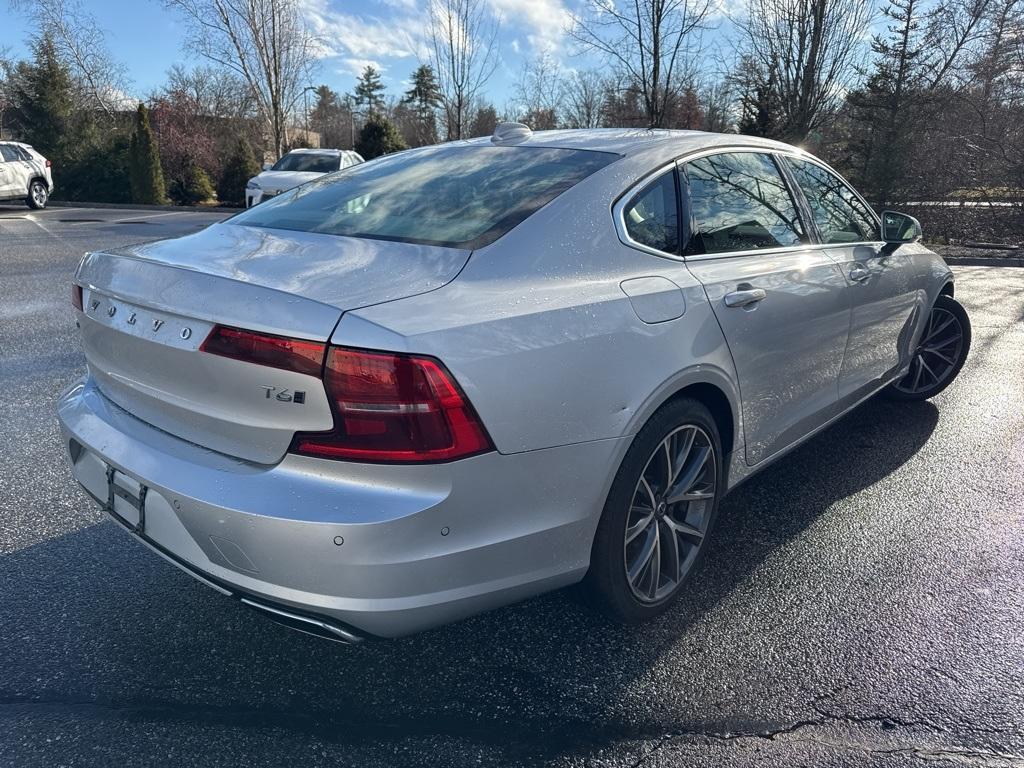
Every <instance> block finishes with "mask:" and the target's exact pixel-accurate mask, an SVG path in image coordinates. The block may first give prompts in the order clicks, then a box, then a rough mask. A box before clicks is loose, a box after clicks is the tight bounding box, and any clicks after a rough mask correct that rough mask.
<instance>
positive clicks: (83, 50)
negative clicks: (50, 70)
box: [11, 0, 134, 119]
mask: <svg viewBox="0 0 1024 768" xmlns="http://www.w3.org/2000/svg"><path fill="white" fill-rule="evenodd" d="M11 7H12V8H13V9H16V10H22V11H24V12H26V13H27V14H28V16H29V18H30V19H31V20H32V23H33V24H34V25H35V26H36V27H37V30H38V35H39V36H42V35H48V36H49V38H50V40H52V41H53V46H54V50H55V51H56V52H57V55H58V56H59V57H60V59H61V61H63V62H65V63H66V64H67V66H68V69H69V71H70V73H71V76H72V78H73V79H74V81H75V84H76V85H77V90H78V93H77V97H78V101H79V102H80V103H79V105H78V106H79V107H80V108H82V109H87V110H90V111H98V112H101V113H102V114H104V115H106V117H107V118H108V119H112V118H113V117H114V113H115V112H117V111H119V110H121V109H123V108H124V106H125V105H124V103H123V102H125V100H126V96H127V95H126V94H125V88H126V81H127V77H126V75H125V68H124V65H122V64H120V63H118V62H117V61H115V60H114V58H113V57H112V56H111V54H110V51H109V49H108V48H107V44H106V37H105V34H104V32H103V30H102V29H101V28H100V26H99V25H98V24H97V22H96V19H95V18H94V17H93V16H92V14H90V13H89V12H87V11H86V10H85V9H84V8H83V7H82V4H81V2H79V0H11ZM133 103H134V102H133Z"/></svg>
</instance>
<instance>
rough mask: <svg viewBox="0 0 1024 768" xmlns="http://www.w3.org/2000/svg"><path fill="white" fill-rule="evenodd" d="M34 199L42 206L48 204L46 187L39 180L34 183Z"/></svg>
mask: <svg viewBox="0 0 1024 768" xmlns="http://www.w3.org/2000/svg"><path fill="white" fill-rule="evenodd" d="M32 200H33V202H35V204H36V205H38V206H39V207H40V208H42V207H43V206H44V205H46V187H44V186H43V185H42V184H40V183H39V182H38V181H37V182H36V183H35V184H33V185H32Z"/></svg>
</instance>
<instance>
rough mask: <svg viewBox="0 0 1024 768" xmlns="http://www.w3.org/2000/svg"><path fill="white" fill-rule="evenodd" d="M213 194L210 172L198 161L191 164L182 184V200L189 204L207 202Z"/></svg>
mask: <svg viewBox="0 0 1024 768" xmlns="http://www.w3.org/2000/svg"><path fill="white" fill-rule="evenodd" d="M213 194H214V192H213V183H212V182H211V181H210V176H209V174H207V173H206V171H204V170H203V169H202V167H201V166H200V165H198V164H197V163H192V164H190V165H189V167H188V171H187V172H186V173H185V179H184V182H183V183H182V185H181V198H182V202H184V203H185V204H187V205H195V204H196V203H205V202H206V201H207V200H210V199H211V198H212V197H213Z"/></svg>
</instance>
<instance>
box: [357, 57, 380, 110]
mask: <svg viewBox="0 0 1024 768" xmlns="http://www.w3.org/2000/svg"><path fill="white" fill-rule="evenodd" d="M383 93H384V83H382V82H381V79H380V72H378V71H377V69H376V68H375V67H373V66H371V65H369V64H368V65H367V66H366V69H364V70H363V74H361V75H360V76H359V82H357V83H356V90H355V97H356V104H357V105H359V106H360V107H365V108H366V112H367V114H368V115H374V114H376V113H378V112H380V111H381V110H382V109H383V108H384V97H383V96H382V95H381V94H383Z"/></svg>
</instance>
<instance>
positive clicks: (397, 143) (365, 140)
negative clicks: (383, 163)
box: [356, 115, 408, 160]
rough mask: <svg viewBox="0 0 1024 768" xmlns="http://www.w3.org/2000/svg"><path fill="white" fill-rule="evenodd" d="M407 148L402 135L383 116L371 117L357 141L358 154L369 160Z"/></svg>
mask: <svg viewBox="0 0 1024 768" xmlns="http://www.w3.org/2000/svg"><path fill="white" fill-rule="evenodd" d="M407 148H408V146H407V145H406V143H405V139H403V138H402V134H400V133H399V132H398V129H397V128H395V126H394V123H392V122H391V121H390V120H388V119H387V118H386V117H384V116H383V115H371V116H370V119H369V120H367V121H366V124H365V125H364V126H363V129H362V130H361V131H360V132H359V140H358V141H356V152H358V153H359V154H360V155H362V156H363V157H364V158H365V159H367V160H372V159H373V158H375V157H380V156H381V155H386V154H388V153H389V152H398V151H399V150H402V149H407Z"/></svg>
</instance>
